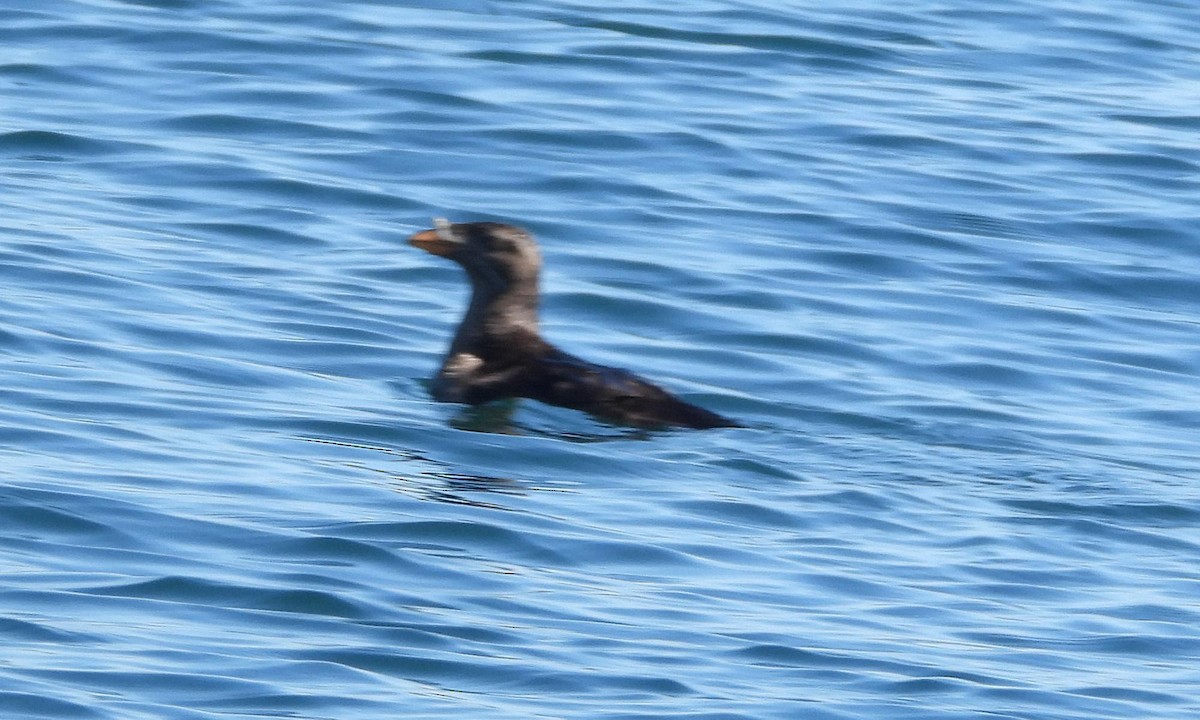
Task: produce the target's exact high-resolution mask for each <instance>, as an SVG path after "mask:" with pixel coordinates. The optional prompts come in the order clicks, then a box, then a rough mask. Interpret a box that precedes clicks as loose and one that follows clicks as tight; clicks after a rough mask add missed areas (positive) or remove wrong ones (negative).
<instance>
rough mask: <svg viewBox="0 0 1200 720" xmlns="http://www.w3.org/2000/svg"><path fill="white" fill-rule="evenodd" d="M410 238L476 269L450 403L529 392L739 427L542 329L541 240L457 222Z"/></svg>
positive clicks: (574, 404)
mask: <svg viewBox="0 0 1200 720" xmlns="http://www.w3.org/2000/svg"><path fill="white" fill-rule="evenodd" d="M409 242H410V243H411V244H413V245H415V246H416V247H419V248H421V249H423V250H426V251H428V252H431V253H433V254H434V255H440V256H442V257H446V258H449V259H451V260H453V261H455V262H457V263H458V264H459V265H461V266H462V267H463V269H464V270H466V271H467V276H468V277H469V278H470V280H471V288H472V293H471V304H470V305H469V306H468V307H467V313H466V316H465V317H464V318H463V321H462V324H460V325H459V327H458V332H457V333H455V335H454V340H453V341H452V342H451V343H450V351H449V352H448V353H447V354H446V358H445V360H444V361H443V362H442V367H441V369H440V370H439V371H438V374H437V377H436V378H435V379H434V383H433V395H434V397H435V398H437V399H438V400H441V401H443V402H462V403H471V404H478V403H485V402H489V401H492V400H500V399H503V398H511V397H527V398H532V399H534V400H540V401H541V402H544V403H549V404H551V405H560V406H562V407H569V408H575V409H577V410H583V411H586V412H589V413H592V414H593V415H596V416H598V417H600V418H603V419H606V420H610V421H613V422H619V423H624V424H627V425H634V426H637V427H667V426H676V427H689V428H716V427H735V426H736V423H734V422H733V421H731V420H729V419H727V418H724V417H722V416H720V415H718V414H716V413H714V412H710V411H708V410H705V409H704V408H701V407H697V406H695V405H692V404H690V403H686V402H684V401H682V400H680V399H679V398H677V397H675V396H674V395H672V394H671V393H669V392H667V391H666V390H663V389H662V388H660V387H658V386H657V385H654V384H653V383H650V382H648V381H646V380H643V379H641V378H640V377H638V376H637V375H634V374H633V373H631V372H629V371H628V370H622V369H620V368H612V367H606V366H604V365H596V364H594V363H590V362H587V361H586V360H582V359H580V358H577V357H575V356H574V355H570V354H568V353H565V352H563V351H562V350H559V349H558V348H556V347H554V346H553V345H551V344H550V343H548V342H546V341H545V340H543V339H542V337H541V335H540V334H539V332H538V318H537V313H538V272H539V270H540V269H541V257H540V255H539V254H538V249H537V244H536V243H535V242H534V240H533V237H532V236H531V235H530V234H529V233H528V232H526V231H525V230H522V229H521V228H518V227H513V226H512V225H504V224H501V223H487V222H482V223H461V224H454V225H452V224H450V223H448V222H445V221H438V222H437V227H435V228H433V229H431V230H423V231H421V232H419V233H416V234H415V235H413V236H412V237H411V238H409Z"/></svg>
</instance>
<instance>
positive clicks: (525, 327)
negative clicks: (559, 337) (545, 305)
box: [450, 277, 538, 356]
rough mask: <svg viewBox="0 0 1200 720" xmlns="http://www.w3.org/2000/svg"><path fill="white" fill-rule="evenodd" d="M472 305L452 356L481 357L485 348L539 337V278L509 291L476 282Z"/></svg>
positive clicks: (455, 339)
mask: <svg viewBox="0 0 1200 720" xmlns="http://www.w3.org/2000/svg"><path fill="white" fill-rule="evenodd" d="M472 281H473V282H472V290H471V304H470V305H468V306H467V314H466V315H465V316H464V317H463V319H462V323H461V324H459V326H458V332H456V333H455V335H454V340H453V342H451V343H450V355H451V356H453V355H456V354H458V353H461V352H471V353H473V354H474V353H477V352H479V351H480V350H482V348H483V346H486V345H493V344H504V343H506V342H510V341H515V340H516V339H517V338H519V337H528V336H529V335H535V336H536V335H537V334H538V287H537V278H536V277H534V278H533V279H532V280H530V281H526V282H520V283H516V284H513V285H509V286H508V287H503V288H501V287H496V286H495V285H493V284H490V283H487V282H484V281H481V280H479V279H476V278H472Z"/></svg>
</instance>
